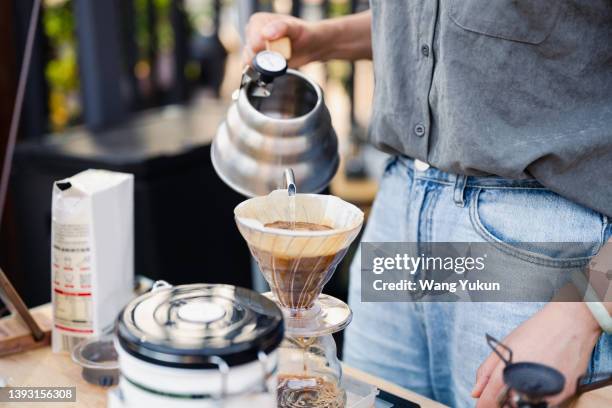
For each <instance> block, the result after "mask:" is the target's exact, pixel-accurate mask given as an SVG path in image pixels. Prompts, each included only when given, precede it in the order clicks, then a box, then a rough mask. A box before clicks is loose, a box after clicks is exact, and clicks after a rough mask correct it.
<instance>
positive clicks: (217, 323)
mask: <svg viewBox="0 0 612 408" xmlns="http://www.w3.org/2000/svg"><path fill="white" fill-rule="evenodd" d="M116 334H117V338H118V340H119V344H120V345H121V347H122V348H123V349H124V350H125V351H127V352H128V353H129V354H131V355H133V356H134V357H136V358H138V359H141V360H145V361H148V362H151V363H154V364H158V365H163V366H168V367H179V368H193V369H196V368H213V367H216V364H212V363H211V362H210V358H211V357H213V356H217V357H220V358H221V359H223V360H224V361H225V362H226V363H227V364H228V365H229V366H234V365H240V364H245V363H250V362H253V361H256V360H257V359H258V354H259V352H261V351H263V352H264V353H266V354H269V353H271V352H272V351H274V350H275V349H276V348H277V347H278V345H279V344H280V342H281V341H282V339H283V335H284V329H283V320H282V314H281V311H280V309H279V308H278V306H276V305H275V304H274V302H272V301H271V300H269V299H267V298H265V297H264V296H262V295H260V294H259V293H257V292H253V291H252V290H249V289H244V288H238V287H235V286H230V285H210V284H194V285H182V286H175V287H169V288H163V289H158V290H156V291H154V292H149V293H147V294H145V295H142V296H140V297H138V298H136V299H134V300H133V301H132V302H130V303H129V304H128V305H127V306H126V307H125V308H124V309H123V311H122V312H121V313H120V314H119V318H118V322H117V328H116Z"/></svg>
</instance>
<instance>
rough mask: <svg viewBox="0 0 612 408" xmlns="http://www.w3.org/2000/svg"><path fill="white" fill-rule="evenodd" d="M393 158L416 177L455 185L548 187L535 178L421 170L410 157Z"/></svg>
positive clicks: (432, 168)
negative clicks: (512, 177)
mask: <svg viewBox="0 0 612 408" xmlns="http://www.w3.org/2000/svg"><path fill="white" fill-rule="evenodd" d="M393 160H397V161H398V163H399V164H401V165H404V166H405V167H406V168H407V169H408V170H410V171H411V172H412V173H413V177H414V178H415V179H424V180H431V181H434V182H438V183H442V184H448V185H453V186H455V185H457V184H461V185H462V187H478V188H536V189H546V187H545V186H543V185H542V184H541V183H540V182H539V181H537V180H536V179H533V178H526V179H508V178H504V177H499V176H467V175H462V174H454V173H449V172H446V171H443V170H440V169H437V168H435V167H429V168H428V169H426V170H422V171H421V170H417V169H416V168H415V167H414V160H413V159H411V158H409V157H406V156H396V157H395V158H394V159H393Z"/></svg>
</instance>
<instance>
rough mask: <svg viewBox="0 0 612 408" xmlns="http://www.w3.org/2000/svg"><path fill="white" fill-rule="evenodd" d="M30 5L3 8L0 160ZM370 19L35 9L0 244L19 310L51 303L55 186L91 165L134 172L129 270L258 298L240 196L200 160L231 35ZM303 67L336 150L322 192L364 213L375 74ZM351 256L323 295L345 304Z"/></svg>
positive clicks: (206, 153) (327, 5)
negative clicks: (329, 122) (237, 289)
mask: <svg viewBox="0 0 612 408" xmlns="http://www.w3.org/2000/svg"><path fill="white" fill-rule="evenodd" d="M32 3H33V2H32V0H5V1H2V2H0V20H1V21H0V44H1V47H0V149H2V152H3V150H4V148H5V145H6V141H7V135H8V129H9V123H10V117H11V113H12V109H13V104H14V97H15V90H16V87H17V78H18V75H19V68H20V63H21V60H22V57H23V50H24V44H25V39H26V33H27V24H28V20H29V17H30V13H31V10H32ZM367 7H368V4H367V0H302V1H297V0H294V1H291V0H276V1H272V0H267V1H264V0H260V1H257V0H112V1H111V0H107V1H99V0H43V10H42V12H41V19H40V24H39V26H38V27H37V33H36V42H35V47H34V54H33V59H32V66H31V70H30V73H29V79H28V86H27V90H26V98H25V103H24V110H23V115H22V121H21V123H20V128H19V135H18V146H17V149H16V153H15V159H14V164H13V172H12V177H11V185H10V190H9V197H8V203H7V207H6V212H5V217H4V219H3V225H2V226H1V227H2V229H1V233H0V266H1V267H2V268H3V270H5V272H6V273H7V275H8V276H9V278H10V279H11V280H12V282H13V283H14V285H15V286H16V288H17V289H18V291H19V293H20V294H21V295H22V296H23V297H24V299H25V301H26V303H27V304H28V305H29V306H30V307H32V306H36V305H39V304H42V303H46V302H48V301H49V300H50V277H51V273H50V232H51V230H50V228H51V221H50V217H51V191H52V183H53V181H55V180H59V179H62V178H65V177H69V176H72V175H74V174H76V173H78V172H80V171H82V170H84V169H87V168H103V169H110V170H116V171H124V172H129V173H133V174H134V175H135V223H136V225H135V235H136V236H135V255H136V273H137V274H140V275H145V276H147V277H149V278H152V279H165V280H168V281H169V282H171V283H173V284H182V283H191V282H225V283H231V284H236V285H240V286H246V287H255V288H257V289H259V290H263V289H264V288H263V286H262V282H261V281H259V282H258V281H257V274H253V273H252V266H251V259H250V256H249V252H248V249H247V247H246V244H245V243H244V241H243V240H242V238H241V237H240V235H239V233H238V230H237V228H236V227H235V224H234V220H233V208H234V206H235V205H236V204H238V203H239V202H240V201H242V200H244V197H242V196H240V195H238V194H237V193H235V192H233V191H232V190H230V189H229V187H227V186H226V185H225V184H223V183H222V182H221V181H220V180H219V179H218V177H217V176H216V174H215V172H214V170H213V168H212V165H211V162H210V143H211V140H212V138H213V136H214V135H215V132H216V128H217V126H218V124H219V123H220V122H221V120H222V119H223V117H224V115H225V112H226V110H227V107H228V105H229V103H230V95H231V93H232V91H233V90H235V89H236V88H237V87H238V86H239V83H240V77H241V72H242V68H243V67H242V64H241V60H240V51H241V43H242V38H241V37H242V28H243V27H244V25H245V24H246V21H248V17H249V15H250V14H251V13H253V12H256V11H274V12H279V13H287V14H293V15H295V16H299V17H302V18H305V19H307V20H318V19H323V18H329V17H335V16H341V15H346V14H350V13H354V12H356V11H362V10H365V9H367ZM303 71H304V72H306V73H307V74H308V75H310V76H311V77H312V78H313V79H314V80H315V81H316V82H318V83H319V84H320V85H321V86H322V87H323V89H324V91H325V97H326V103H327V106H328V107H329V108H330V111H331V114H332V119H333V124H334V127H335V129H336V132H337V133H338V137H339V140H340V149H341V156H342V164H341V169H340V171H339V172H338V174H337V176H336V178H335V179H334V180H333V182H332V184H331V186H330V188H329V191H328V192H331V193H333V194H335V195H338V196H341V197H342V198H344V199H346V200H348V201H351V202H353V203H355V204H357V205H359V206H360V207H362V208H363V209H364V210H366V211H367V210H368V209H369V207H370V205H371V202H372V200H373V197H374V195H375V192H376V188H377V182H376V178H377V177H378V176H379V175H380V174H381V172H382V165H383V164H382V163H383V162H384V159H385V157H384V155H383V154H381V153H378V152H377V151H375V150H374V149H373V148H371V147H369V146H367V145H366V144H365V137H366V129H367V126H368V121H369V114H370V108H371V106H370V103H371V100H372V91H373V75H372V67H371V63H370V62H369V61H359V62H357V63H354V64H351V63H348V62H344V61H330V62H327V63H324V64H323V63H313V64H310V65H308V66H306V67H303ZM298 189H299V186H298ZM350 258H351V256H347V258H346V260H345V261H344V263H343V265H341V267H340V268H339V270H338V271H337V273H336V275H335V277H334V278H333V280H332V282H330V284H329V285H328V286H327V287H326V292H328V293H330V294H333V295H335V296H338V297H340V298H343V299H346V288H347V278H348V277H347V269H348V264H349V262H350ZM1 314H2V312H1V311H0V315H1Z"/></svg>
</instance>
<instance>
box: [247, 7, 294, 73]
mask: <svg viewBox="0 0 612 408" xmlns="http://www.w3.org/2000/svg"><path fill="white" fill-rule="evenodd" d="M301 24H302V23H301V21H300V20H298V19H295V18H293V17H290V16H281V15H277V14H271V13H255V14H253V16H251V19H250V20H249V23H248V24H247V26H246V31H245V34H246V44H245V47H244V49H245V50H244V51H243V55H242V57H243V60H244V62H245V63H250V62H251V60H252V59H253V56H255V54H257V53H258V52H259V51H261V50H263V49H265V48H266V41H274V40H278V39H279V38H282V37H289V38H290V39H291V40H295V39H297V38H298V37H299V36H300V33H301V30H302V28H301Z"/></svg>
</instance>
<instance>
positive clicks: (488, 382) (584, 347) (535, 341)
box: [472, 302, 601, 408]
mask: <svg viewBox="0 0 612 408" xmlns="http://www.w3.org/2000/svg"><path fill="white" fill-rule="evenodd" d="M600 334H601V329H600V328H599V325H598V323H597V321H596V320H595V319H594V318H593V316H592V314H591V312H590V310H589V309H588V308H587V307H586V305H585V304H583V303H569V302H567V303H549V304H547V305H546V306H545V307H544V308H543V309H542V310H540V311H539V312H538V313H536V314H535V315H534V316H533V317H531V318H530V319H529V320H527V321H525V322H524V323H523V324H521V325H520V326H519V327H517V328H516V329H514V331H512V333H510V334H509V335H508V336H507V337H506V338H505V339H504V340H503V341H502V342H503V343H504V344H505V345H506V346H508V347H509V348H510V349H512V351H513V353H514V357H513V362H519V361H532V362H537V363H542V364H546V365H548V366H551V367H554V368H556V369H557V370H559V371H560V372H561V373H562V374H563V375H564V376H565V388H564V389H563V392H562V393H561V394H559V395H557V396H555V397H554V398H553V399H551V401H550V403H551V404H558V403H560V402H561V401H563V400H564V399H565V398H567V397H569V396H571V395H572V394H573V393H574V392H575V391H576V381H577V380H578V377H580V376H581V375H582V374H584V373H585V371H586V369H587V367H588V364H589V360H590V358H591V354H592V352H593V348H594V347H595V344H596V343H597V340H598V338H599V335H600ZM503 369H504V363H503V362H502V361H501V360H500V359H499V357H498V356H497V355H496V354H495V353H493V352H492V353H491V354H490V355H489V357H487V359H486V360H485V361H484V363H482V365H481V366H480V367H479V369H478V371H477V374H476V385H475V386H474V389H473V391H472V396H473V397H474V398H478V402H477V405H476V406H477V407H478V408H481V407H496V406H497V398H498V396H499V395H500V393H501V392H502V390H503V387H504V382H503V378H502V371H503Z"/></svg>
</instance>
